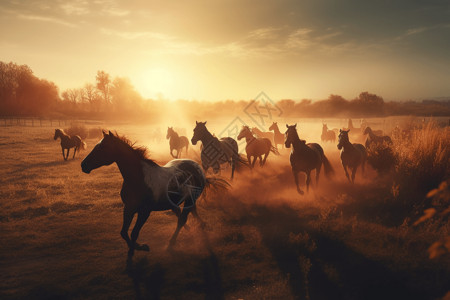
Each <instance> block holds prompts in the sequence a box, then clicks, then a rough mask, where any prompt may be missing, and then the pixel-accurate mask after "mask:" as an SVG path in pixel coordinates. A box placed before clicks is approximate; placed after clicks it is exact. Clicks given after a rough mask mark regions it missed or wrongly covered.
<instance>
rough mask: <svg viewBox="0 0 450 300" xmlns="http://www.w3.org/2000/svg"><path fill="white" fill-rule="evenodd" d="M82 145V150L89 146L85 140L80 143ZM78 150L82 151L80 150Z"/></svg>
mask: <svg viewBox="0 0 450 300" xmlns="http://www.w3.org/2000/svg"><path fill="white" fill-rule="evenodd" d="M80 146H81V147H80V148H81V150H86V148H87V144H86V142H84V141H81V145H80ZM78 151H80V150H78Z"/></svg>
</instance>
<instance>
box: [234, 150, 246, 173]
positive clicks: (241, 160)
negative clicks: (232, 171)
mask: <svg viewBox="0 0 450 300" xmlns="http://www.w3.org/2000/svg"><path fill="white" fill-rule="evenodd" d="M233 160H234V161H235V162H236V165H235V166H236V171H238V170H240V169H241V167H246V168H250V164H249V163H248V160H247V158H246V157H245V156H244V155H242V154H239V153H236V155H235V156H233Z"/></svg>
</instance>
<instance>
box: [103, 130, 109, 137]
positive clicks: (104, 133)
mask: <svg viewBox="0 0 450 300" xmlns="http://www.w3.org/2000/svg"><path fill="white" fill-rule="evenodd" d="M102 133H103V137H106V136H107V135H108V134H107V133H106V131H104V130H103V129H102Z"/></svg>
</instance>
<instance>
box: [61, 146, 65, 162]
mask: <svg viewBox="0 0 450 300" xmlns="http://www.w3.org/2000/svg"><path fill="white" fill-rule="evenodd" d="M61 151H62V155H63V159H64V160H66V152H65V151H64V148H63V147H61Z"/></svg>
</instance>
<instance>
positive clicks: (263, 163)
mask: <svg viewBox="0 0 450 300" xmlns="http://www.w3.org/2000/svg"><path fill="white" fill-rule="evenodd" d="M267 156H269V152H267V153H266V155H264V160H263V162H262V165H261V166H264V165H265V164H266V160H267ZM260 159H261V158H260Z"/></svg>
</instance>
